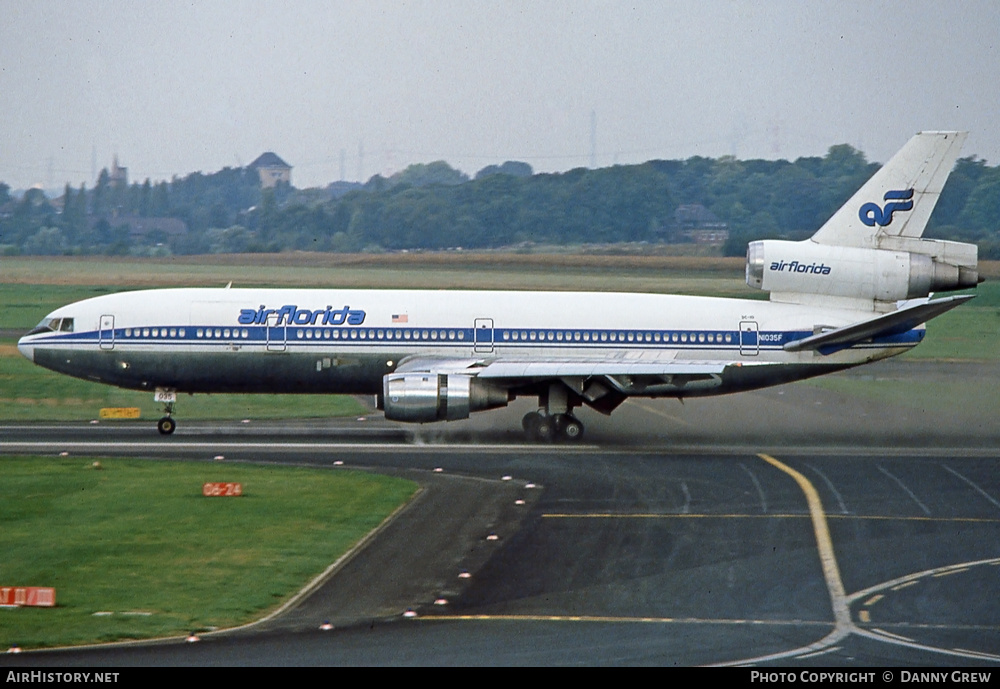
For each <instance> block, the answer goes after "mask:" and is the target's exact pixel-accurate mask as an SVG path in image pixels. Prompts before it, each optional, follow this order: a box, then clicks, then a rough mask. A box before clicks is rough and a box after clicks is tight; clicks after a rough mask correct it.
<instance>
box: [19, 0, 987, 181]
mask: <svg viewBox="0 0 1000 689" xmlns="http://www.w3.org/2000/svg"><path fill="white" fill-rule="evenodd" d="M998 41H1000V3H997V2H993V1H991V0H983V1H981V2H961V1H960V2H943V1H941V0H929V1H910V2H871V1H865V2H845V1H843V0H838V1H837V2H805V1H788V2H778V1H769V2H736V1H724V0H694V1H691V2H680V1H677V2H671V1H665V0H657V1H653V2H644V1H636V2H611V1H609V2H596V1H595V2H588V1H585V0H571V1H568V2H554V1H553V2H547V1H545V0H531V1H528V2H516V1H511V0H507V1H505V2H487V1H477V2H471V1H469V0H459V1H457V2H450V1H446V0H433V1H427V2H403V1H402V0H392V1H388V2H379V1H373V0H351V1H350V2H334V1H331V0H322V1H316V2H305V1H296V0H281V1H280V2H270V1H265V0H255V1H253V2H250V1H246V2H200V1H193V2H192V1H187V2H135V1H133V0H111V1H107V2H99V1H97V0H83V1H80V2H70V1H58V0H49V1H45V2H41V1H39V0H0V181H4V182H6V183H8V184H10V185H11V186H13V187H15V188H22V187H27V186H30V185H33V184H38V183H41V184H42V185H44V186H46V187H48V186H57V187H61V186H62V185H63V184H64V183H66V182H70V183H71V184H73V185H74V186H79V185H80V184H81V183H85V184H86V185H87V187H88V188H90V187H92V186H93V183H94V175H93V171H94V170H95V169H96V170H97V171H99V170H100V169H101V168H103V167H110V165H111V161H112V157H113V156H114V155H115V154H117V155H118V158H119V160H120V162H121V164H122V165H123V166H126V167H128V169H129V178H130V180H131V181H142V180H144V179H145V178H147V177H148V178H151V179H152V180H153V181H157V180H162V179H169V178H170V177H172V176H173V175H175V174H176V175H181V176H183V175H185V174H188V173H190V172H194V171H198V170H200V171H202V172H214V171H216V170H219V169H221V168H223V167H226V166H231V167H232V166H240V165H246V164H247V163H250V162H251V161H252V160H253V159H254V158H256V157H257V156H258V155H259V154H261V153H262V152H264V151H274V152H275V153H277V154H278V155H279V156H281V157H282V158H283V159H284V160H285V161H287V162H288V163H289V164H290V165H292V166H293V172H292V183H293V184H294V185H295V186H297V187H309V186H320V185H325V184H326V183H329V182H332V181H335V180H338V179H341V178H342V171H343V178H345V179H348V180H358V179H367V178H369V177H371V176H372V175H373V174H376V173H381V174H391V173H392V172H395V171H398V170H401V169H403V168H405V167H406V166H407V165H409V164H411V163H415V162H430V161H433V160H442V159H443V160H446V161H448V162H449V163H450V164H451V165H453V166H454V167H457V168H459V169H461V170H463V171H465V172H466V173H469V174H470V175H472V174H474V173H475V172H476V171H477V170H479V169H480V168H482V167H484V166H486V165H489V164H492V163H502V162H503V161H505V160H522V161H526V162H528V163H530V164H531V165H532V166H533V167H534V168H535V170H536V171H556V170H566V169H569V168H573V167H581V166H590V165H591V164H592V162H596V164H597V166H607V165H612V164H614V163H622V164H626V163H635V162H641V161H644V160H649V159H651V158H670V159H676V158H687V157H690V156H693V155H702V156H712V157H716V156H720V155H730V154H732V155H736V156H738V157H741V158H749V157H762V158H772V159H773V158H788V159H794V158H797V157H799V156H803V155H823V154H824V153H825V152H826V150H827V148H829V146H831V145H833V144H838V143H850V144H851V145H853V146H855V147H857V148H860V149H861V150H863V151H864V152H865V153H866V154H867V156H868V158H869V160H875V161H879V162H884V161H885V160H887V159H888V157H889V156H891V155H892V153H893V152H895V150H896V149H897V148H899V147H900V146H901V145H902V144H903V143H904V142H905V141H906V140H907V139H908V138H909V137H910V136H911V135H912V134H913V133H915V132H917V131H919V130H922V129H968V130H970V131H971V135H970V136H969V140H968V142H967V143H966V147H965V150H964V155H971V154H976V155H978V156H980V157H982V158H985V159H986V160H987V161H989V163H990V164H991V165H997V164H1000V128H998V113H1000V49H998V45H997V43H998Z"/></svg>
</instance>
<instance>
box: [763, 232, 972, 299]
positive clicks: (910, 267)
mask: <svg viewBox="0 0 1000 689" xmlns="http://www.w3.org/2000/svg"><path fill="white" fill-rule="evenodd" d="M977 252H978V249H977V247H976V245H975V244H963V243H961V242H947V241H942V240H936V239H915V238H909V237H884V238H882V241H881V243H880V248H877V249H866V248H857V247H846V246H829V245H823V244H817V243H815V242H813V241H809V240H806V241H802V242H786V241H779V240H766V241H758V242H750V244H749V246H748V247H747V267H746V279H747V284H748V285H749V286H751V287H756V288H757V289H762V290H765V291H768V292H771V294H772V298H775V297H776V296H777V297H779V299H780V297H781V295H787V296H792V295H801V294H809V295H824V296H832V297H845V298H849V299H865V300H876V301H886V302H892V301H898V300H901V299H913V298H917V297H926V296H927V295H929V294H930V293H931V292H947V291H949V290H957V289H965V288H968V287H975V286H976V285H977V284H978V283H979V282H980V280H979V272H978V269H977V265H978V264H977Z"/></svg>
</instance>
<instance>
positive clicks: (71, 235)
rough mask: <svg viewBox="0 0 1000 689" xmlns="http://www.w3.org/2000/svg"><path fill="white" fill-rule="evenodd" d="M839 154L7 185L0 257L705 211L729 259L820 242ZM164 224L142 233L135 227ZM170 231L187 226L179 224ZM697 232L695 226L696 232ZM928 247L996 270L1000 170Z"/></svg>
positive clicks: (557, 228)
mask: <svg viewBox="0 0 1000 689" xmlns="http://www.w3.org/2000/svg"><path fill="white" fill-rule="evenodd" d="M878 167H879V165H878V164H877V163H869V162H868V161H867V160H866V158H865V156H864V154H863V153H861V152H860V151H858V150H856V149H854V148H853V147H851V146H849V145H846V144H841V145H837V146H832V147H831V148H830V149H829V150H828V152H827V154H826V155H825V156H822V157H818V156H817V157H804V158H798V159H797V160H795V161H787V160H775V161H770V160H738V159H736V158H734V157H729V156H725V157H721V158H714V159H713V158H704V157H692V158H688V159H687V160H652V161H649V162H646V163H642V164H638V165H616V166H613V167H608V168H600V169H594V170H591V169H584V168H579V169H574V170H569V171H567V172H563V173H551V174H550V173H545V174H535V173H534V172H533V170H532V169H531V167H530V165H528V164H526V163H520V162H508V163H504V164H503V165H494V166H489V167H487V168H484V169H483V170H480V171H479V173H477V174H476V175H475V176H474V177H473V178H470V177H469V176H467V175H465V174H464V173H462V172H461V171H459V170H456V169H454V168H452V167H451V166H449V165H448V164H447V163H445V162H443V161H438V162H435V163H429V164H420V165H411V166H410V167H408V168H406V169H405V170H403V171H401V172H400V173H397V174H396V175H392V176H390V177H382V176H379V175H376V176H375V177H372V178H371V179H370V180H368V182H367V183H365V184H350V183H337V184H335V185H330V187H328V188H326V189H320V188H315V189H301V190H300V189H295V188H293V187H291V186H289V185H287V184H284V185H281V184H279V185H278V186H277V187H275V188H272V189H261V188H260V183H259V179H258V177H257V174H256V172H255V171H253V170H248V169H245V168H224V169H222V170H220V171H218V172H215V173H210V174H203V173H200V172H196V173H192V174H189V175H187V176H185V177H175V178H174V179H172V180H171V181H169V182H166V181H162V182H157V183H151V182H150V181H149V180H145V181H144V182H142V183H133V184H130V185H121V186H116V185H114V184H113V183H112V182H111V180H110V179H109V178H108V175H107V171H106V170H105V171H102V173H101V176H100V177H99V178H98V180H97V182H96V184H95V185H94V187H93V188H92V189H87V188H86V187H85V186H81V187H80V188H78V189H76V188H73V187H71V186H70V185H66V187H65V189H64V193H63V195H62V197H60V198H57V199H52V200H50V199H48V198H46V197H45V195H44V194H43V193H42V192H41V191H39V190H29V191H28V192H26V193H25V194H23V195H22V196H21V197H20V198H14V197H13V196H12V195H11V194H10V187H9V186H7V185H6V184H3V183H0V252H2V253H4V254H7V255H12V254H119V255H150V254H161V255H162V254H171V253H173V254H196V253H240V252H279V251H288V250H306V251H336V252H357V251H369V252H372V251H399V250H420V249H423V250H438V249H448V248H455V247H462V248H464V249H488V248H497V247H513V246H531V245H578V244H588V243H590V244H592V243H620V242H649V243H682V242H690V241H692V240H691V235H690V232H689V230H690V229H692V225H691V223H690V222H686V221H682V220H681V214H679V213H678V209H679V208H682V207H686V208H691V207H702V208H703V209H705V210H707V211H708V212H709V213H708V215H709V217H713V219H714V220H716V221H717V224H721V225H724V226H725V229H726V230H728V239H727V240H726V241H725V244H724V246H722V247H721V250H722V252H724V253H725V254H727V255H740V254H742V253H744V251H745V250H746V243H747V242H748V241H751V240H754V239H766V238H785V239H802V238H805V237H808V236H809V235H811V234H812V233H813V232H814V231H815V230H816V229H818V228H819V226H820V225H822V223H823V222H825V221H826V219H827V218H829V217H830V215H831V214H832V213H833V212H834V211H835V210H836V209H837V208H838V207H839V206H840V205H842V204H843V203H844V202H845V201H846V200H847V199H848V198H849V197H850V196H851V195H852V194H853V193H854V192H855V191H856V190H857V189H858V188H859V187H860V186H861V185H862V184H863V183H864V182H865V181H866V180H867V179H868V178H869V177H871V175H872V174H873V173H874V172H875V171H876V170H877V169H878ZM143 218H145V219H154V218H157V219H161V221H160V222H140V221H138V220H137V219H143ZM164 218H168V219H173V220H175V221H180V223H176V222H175V223H174V224H168V223H164V222H162V219H164ZM695 229H697V227H695ZM926 234H927V236H930V237H936V238H942V239H956V240H960V241H969V242H975V243H978V244H979V246H980V257H981V258H995V259H1000V169H998V168H997V167H990V166H987V165H986V163H985V161H983V160H979V159H977V158H975V157H968V158H962V159H960V160H959V161H958V162H957V163H956V165H955V170H954V172H953V173H952V175H951V177H950V178H949V180H948V183H947V185H946V186H945V189H944V191H943V193H942V195H941V199H940V201H939V203H938V206H937V208H936V209H935V212H934V214H933V216H932V218H931V221H930V224H929V227H928V231H927V233H926Z"/></svg>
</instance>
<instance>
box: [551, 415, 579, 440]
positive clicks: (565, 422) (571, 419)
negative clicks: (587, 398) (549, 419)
mask: <svg viewBox="0 0 1000 689" xmlns="http://www.w3.org/2000/svg"><path fill="white" fill-rule="evenodd" d="M556 430H557V434H558V436H559V438H560V439H562V440H568V441H570V442H575V441H577V440H579V439H580V438H582V437H583V424H582V423H580V420H579V419H577V418H576V417H575V416H571V415H569V414H559V415H558V416H556Z"/></svg>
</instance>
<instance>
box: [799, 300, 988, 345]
mask: <svg viewBox="0 0 1000 689" xmlns="http://www.w3.org/2000/svg"><path fill="white" fill-rule="evenodd" d="M975 296H976V295H974V294H960V295H958V296H954V297H944V298H941V299H932V300H930V301H923V300H921V301H920V302H918V303H916V304H913V305H912V306H904V307H903V308H901V309H899V310H897V311H893V312H891V313H887V314H884V315H882V316H878V317H877V318H871V319H869V320H866V321H861V322H860V323H855V324H853V325H848V326H845V327H843V328H836V329H834V330H827V331H825V332H821V333H817V334H816V335H811V336H809V337H806V338H804V339H801V340H795V341H794V342H789V343H787V344H786V345H785V346H784V347H783V349H784V350H785V351H788V352H799V351H803V350H807V349H821V348H827V347H833V348H837V349H840V348H843V347H849V346H851V345H853V344H856V343H858V342H862V341H863V340H870V339H873V338H876V337H888V336H890V335H898V334H899V333H904V332H906V331H907V330H912V329H913V328H915V327H917V326H918V325H920V324H921V323H926V322H927V321H929V320H930V319H932V318H934V317H936V316H940V315H941V314H942V313H944V312H945V311H950V310H951V309H953V308H955V307H956V306H959V305H961V304H964V303H965V302H967V301H969V300H970V299H972V298H973V297H975ZM822 353H826V352H822Z"/></svg>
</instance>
